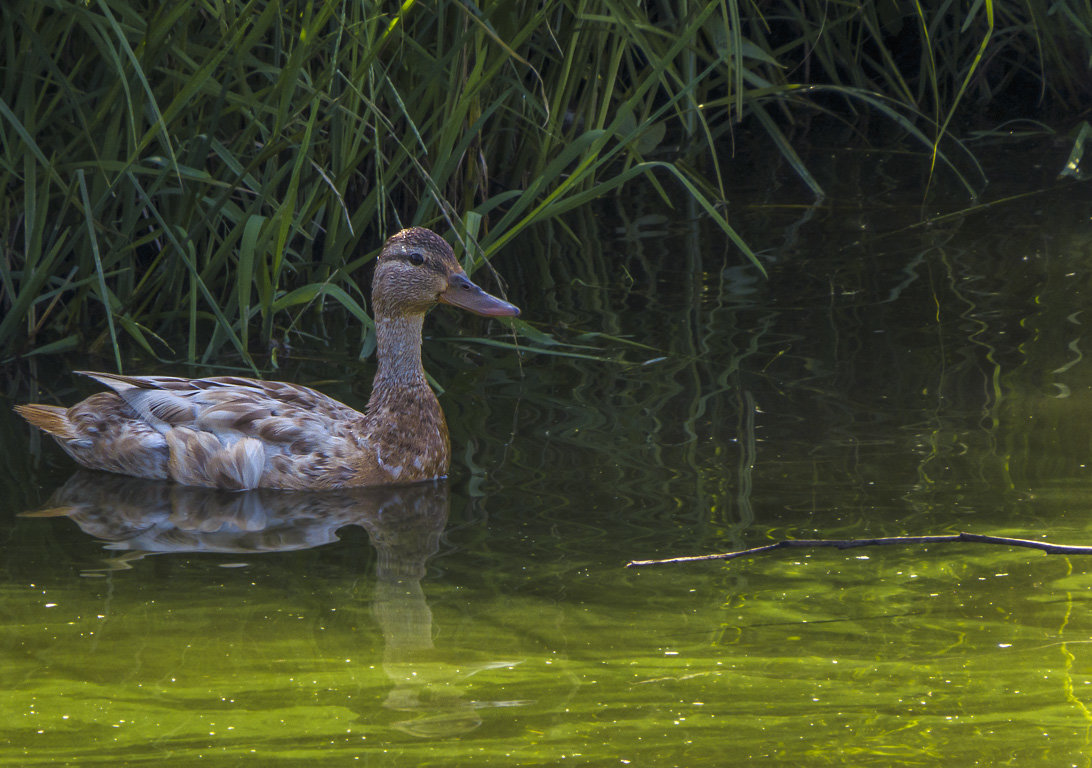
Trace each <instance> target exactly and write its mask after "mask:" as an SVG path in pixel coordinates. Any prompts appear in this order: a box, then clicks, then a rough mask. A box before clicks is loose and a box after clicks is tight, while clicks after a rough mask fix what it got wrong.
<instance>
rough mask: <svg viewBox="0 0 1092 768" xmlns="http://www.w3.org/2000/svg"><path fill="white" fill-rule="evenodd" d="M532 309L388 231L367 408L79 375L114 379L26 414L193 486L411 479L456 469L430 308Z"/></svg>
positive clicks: (431, 242)
mask: <svg viewBox="0 0 1092 768" xmlns="http://www.w3.org/2000/svg"><path fill="white" fill-rule="evenodd" d="M436 304H448V305H451V306H454V307H458V308H460V309H463V310H466V311H469V312H472V313H474V314H477V315H481V316H484V317H516V316H518V315H519V313H520V310H519V308H518V307H516V306H515V305H513V304H510V303H509V302H507V301H505V300H503V299H501V298H498V297H496V296H493V295H491V294H489V293H487V292H486V291H484V290H483V289H482V288H481V287H480V286H478V285H477V284H476V283H474V282H473V281H472V280H471V279H470V278H469V277H468V276H467V274H466V272H465V271H464V270H463V268H462V267H461V266H460V265H459V262H458V260H457V259H456V258H455V253H454V252H453V251H452V248H451V246H450V245H449V244H448V243H447V241H446V240H444V239H443V238H442V237H440V236H439V235H438V234H436V233H435V232H433V231H431V230H428V229H425V228H422V227H411V228H409V229H404V230H402V231H401V232H398V233H397V234H394V235H392V236H391V237H390V238H388V239H387V241H386V243H385V244H384V245H383V248H382V250H381V252H380V254H379V257H378V260H377V263H376V267H375V276H374V278H373V281H372V310H373V314H374V322H375V334H376V356H377V361H378V367H377V369H376V373H375V379H374V381H373V383H372V392H371V396H370V398H369V399H368V404H367V407H366V408H365V410H364V412H363V413H361V412H360V411H357V410H355V409H353V408H351V407H349V406H347V405H345V404H343V403H340V402H338V401H337V400H334V399H333V398H330V397H327V396H326V395H324V394H322V393H321V392H318V391H316V390H314V389H311V388H309V387H305V386H301V385H299V384H292V383H288V382H278V381H265V380H260V379H250V378H244V377H240V376H216V377H211V378H199V379H186V378H178V377H174V376H126V375H121V374H114V373H96V372H90V371H77V373H81V374H83V375H86V376H89V377H91V378H92V379H94V380H96V381H98V382H99V383H100V384H103V385H104V386H105V387H107V388H108V391H106V392H99V393H97V394H94V395H91V396H90V397H88V398H87V399H86V400H83V401H82V402H80V403H77V404H76V405H73V406H71V407H69V408H65V407H62V406H54V405H44V404H39V403H29V404H24V405H17V406H16V407H15V410H16V411H17V412H18V413H19V415H21V416H22V417H23V418H24V419H26V420H27V421H28V422H29V423H30V424H31V425H33V426H35V427H37V428H39V429H41V430H43V431H44V432H46V433H48V434H50V435H51V436H52V437H53V438H54V439H55V440H56V441H57V443H59V444H60V446H61V448H62V449H64V451H65V452H66V453H67V454H68V455H69V456H71V457H72V458H73V459H74V460H75V461H76V462H77V463H78V464H80V465H82V466H84V467H87V468H89V469H95V470H101V471H106V472H114V473H118V474H122V475H130V476H133V477H142V478H148V479H158V480H170V481H173V482H175V483H178V484H180V485H187V486H202V487H208V488H219V489H222V490H229V491H243V490H250V489H254V488H281V489H289V490H327V489H339V488H355V487H362V486H385V485H406V484H411V483H417V482H423V481H427V480H437V479H440V478H443V477H446V476H447V473H448V470H449V468H450V465H451V442H450V439H449V437H448V430H447V422H446V421H445V419H444V413H443V410H442V409H441V408H440V403H439V401H438V400H437V399H436V394H435V393H434V392H433V391H432V388H431V387H430V386H429V384H428V381H427V380H426V378H425V370H424V367H423V366H422V363H421V332H422V327H423V324H424V319H425V315H426V314H427V313H428V311H429V310H430V309H432V308H433V307H434V306H435V305H436Z"/></svg>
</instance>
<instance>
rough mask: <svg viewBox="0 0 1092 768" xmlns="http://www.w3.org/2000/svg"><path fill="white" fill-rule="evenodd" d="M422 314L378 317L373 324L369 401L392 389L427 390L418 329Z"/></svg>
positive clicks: (422, 321) (422, 317)
mask: <svg viewBox="0 0 1092 768" xmlns="http://www.w3.org/2000/svg"><path fill="white" fill-rule="evenodd" d="M424 320H425V316H424V315H402V316H399V317H380V318H377V319H376V322H375V338H376V350H375V351H376V357H377V358H378V360H379V369H378V370H377V371H376V372H375V384H374V385H373V388H372V399H373V400H374V399H375V397H376V395H377V394H380V393H383V392H388V393H389V392H391V391H392V390H395V389H416V388H418V387H422V386H423V387H426V388H427V387H428V383H427V382H426V380H425V369H424V367H422V365H421V326H422V324H423V323H424Z"/></svg>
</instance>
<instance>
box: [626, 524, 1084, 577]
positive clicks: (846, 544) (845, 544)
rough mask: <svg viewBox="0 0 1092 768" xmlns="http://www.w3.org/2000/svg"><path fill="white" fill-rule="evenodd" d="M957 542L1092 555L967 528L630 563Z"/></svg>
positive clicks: (1076, 548)
mask: <svg viewBox="0 0 1092 768" xmlns="http://www.w3.org/2000/svg"><path fill="white" fill-rule="evenodd" d="M953 542H971V543H975V544H1001V545H1005V546H1010V547H1028V548H1029V549H1040V550H1042V551H1043V552H1046V553H1047V554H1048V555H1092V547H1080V546H1076V545H1073V544H1051V543H1050V542H1049V541H1033V540H1031V539H1013V538H1010V537H1008V536H987V535H985V534H981V533H966V532H963V533H952V534H945V535H942V536H883V537H881V538H877V539H782V540H781V541H778V542H774V543H773V544H766V545H764V546H761V547H752V548H751V549H741V550H739V551H737V552H720V553H718V554H714V555H692V556H690V557H669V558H667V559H666V560H631V561H630V562H628V563H626V567H627V568H636V567H639V566H642V565H668V564H673V563H696V562H700V561H702V560H734V559H735V558H737V557H745V556H747V555H759V554H762V553H763V552H772V551H773V550H775V549H786V548H788V547H798V548H802V547H808V548H811V547H836V548H838V549H852V548H853V547H871V546H877V545H881V544H950V543H953Z"/></svg>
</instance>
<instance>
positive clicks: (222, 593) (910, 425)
mask: <svg viewBox="0 0 1092 768" xmlns="http://www.w3.org/2000/svg"><path fill="white" fill-rule="evenodd" d="M1061 152H1062V154H1060V155H1059V154H1058V150H1057V149H1053V150H1052V149H1051V148H1046V149H1043V148H1039V147H1035V148H1028V147H1027V146H1017V147H1014V148H1012V149H1011V150H1010V155H1009V156H1008V159H1006V160H1005V164H1006V165H1007V166H1008V171H1005V170H1000V169H1002V168H1003V165H1002V164H1001V163H995V165H996V166H997V168H998V169H999V170H996V171H995V172H994V174H993V186H991V187H990V188H989V190H988V192H987V194H986V195H985V196H984V198H983V201H984V202H985V203H991V202H993V203H994V204H987V205H983V206H982V207H981V208H980V209H978V210H976V211H975V212H973V213H969V214H966V215H959V216H950V217H944V216H941V215H940V214H943V213H944V212H947V211H952V210H955V209H957V208H958V207H966V206H967V205H969V203H967V202H966V201H965V200H964V201H960V199H959V198H958V197H957V196H955V195H954V194H953V195H952V196H950V197H947V198H946V197H945V196H944V195H943V194H937V195H935V196H934V199H932V200H931V201H930V202H929V203H928V204H923V203H922V198H923V191H922V190H923V185H924V184H925V182H926V180H925V177H924V176H922V175H921V161H920V158H910V157H908V156H907V155H905V154H901V153H885V154H880V153H876V154H868V153H862V152H834V151H821V150H816V151H815V152H814V153H813V154H812V155H811V156H809V157H808V163H809V165H810V167H811V168H812V171H813V173H815V174H816V176H817V177H818V178H819V179H820V181H821V182H823V183H824V184H825V185H827V187H828V191H829V193H830V196H829V197H828V199H827V200H826V201H824V202H823V203H821V204H818V205H815V204H812V203H811V201H810V200H809V198H808V197H807V196H806V192H805V191H804V190H803V189H802V188H801V186H802V185H799V184H798V182H796V181H794V180H793V179H792V177H791V175H789V174H788V173H787V172H786V171H785V169H782V168H777V167H773V166H770V165H768V164H763V165H760V164H759V163H758V162H756V163H755V165H754V166H753V167H745V163H743V162H742V161H741V162H740V163H738V164H737V165H736V166H734V167H733V173H735V174H737V175H738V178H739V179H740V180H741V181H740V182H739V183H738V184H733V186H734V188H736V189H738V190H740V191H741V194H740V196H739V197H738V198H737V199H735V200H733V202H732V205H731V207H730V214H731V217H732V220H733V222H734V223H736V224H737V225H738V226H739V228H740V230H741V232H742V234H743V235H744V236H745V237H746V238H747V240H748V241H749V242H750V243H751V244H752V246H753V247H754V248H755V249H756V250H758V251H760V252H761V255H762V258H763V260H764V263H765V264H766V267H767V269H768V271H769V276H768V278H763V277H762V276H761V275H760V274H759V273H758V271H757V270H756V269H755V268H754V267H752V266H750V265H748V264H746V263H744V262H743V260H742V257H740V256H739V254H738V253H737V252H736V251H735V250H734V249H733V248H732V247H731V246H730V244H729V243H727V242H726V241H725V238H724V237H723V236H721V235H719V234H718V233H717V232H716V231H715V229H714V228H712V227H710V226H708V225H707V223H705V222H703V221H701V219H700V217H697V216H696V215H694V212H693V211H690V210H688V209H687V207H686V206H685V205H680V206H679V208H678V209H676V210H674V211H672V210H669V209H668V208H667V207H666V206H665V205H663V203H662V202H661V201H660V200H659V199H658V198H656V197H655V196H654V195H649V196H643V197H638V196H633V197H627V198H625V199H620V200H614V201H608V202H607V203H604V204H603V205H601V206H599V207H597V208H594V209H586V210H583V211H581V212H579V213H578V214H574V215H573V216H572V217H570V218H568V219H566V220H565V221H564V222H554V223H551V224H545V225H542V226H540V227H538V228H537V229H535V230H534V231H533V232H531V233H529V234H528V235H527V236H526V237H523V238H522V239H521V240H520V241H518V242H516V243H514V244H513V245H511V246H510V247H509V248H508V249H506V251H505V253H503V254H501V255H500V256H499V257H498V259H497V260H496V261H495V267H496V268H497V270H498V271H499V273H501V274H502V275H503V276H504V277H505V278H506V279H507V280H508V283H509V286H510V287H509V297H510V298H511V299H512V300H513V301H514V302H516V303H517V304H519V305H520V306H521V307H522V308H523V309H524V319H526V320H527V321H528V322H529V323H530V324H531V325H532V329H533V330H534V331H536V332H538V333H542V334H548V335H549V336H548V338H545V339H542V340H540V341H539V343H538V346H539V347H540V348H541V349H545V350H546V352H549V353H552V354H547V353H546V352H531V351H527V346H528V343H529V342H528V341H527V340H526V339H523V340H520V341H519V342H518V343H519V345H520V347H521V348H523V349H524V354H522V355H521V354H519V353H517V352H516V351H515V350H514V349H513V348H512V347H511V345H512V344H513V343H514V342H515V339H514V338H513V337H512V336H511V335H510V334H507V333H506V332H505V330H504V328H503V327H501V326H499V325H497V324H493V325H489V324H487V323H485V322H484V321H478V320H477V319H474V318H468V317H466V316H456V314H455V313H454V312H450V311H448V310H444V309H441V310H437V311H436V312H435V313H434V315H433V316H432V317H430V320H429V326H428V327H429V333H430V338H429V340H428V341H427V342H426V355H425V357H426V366H427V367H428V369H429V372H430V374H431V375H432V376H433V377H434V378H435V379H436V381H437V382H438V383H439V385H441V386H442V387H443V388H444V392H443V394H442V396H441V402H442V404H443V406H444V408H445V411H446V413H447V416H448V421H449V423H450V425H451V431H452V441H453V446H454V453H455V461H454V467H453V471H452V476H451V478H450V479H449V480H448V481H446V482H443V483H439V484H435V485H432V484H429V485H425V486H420V487H413V488H406V489H396V490H388V491H370V492H356V493H344V494H290V493H280V494H278V493H264V494H263V493H253V494H217V493H212V492H206V491H200V490H193V489H181V488H177V487H171V486H167V485H162V484H156V483H146V482H137V481H132V480H126V479H122V478H114V477H111V476H105V475H96V474H93V473H83V472H74V468H73V467H72V465H71V463H70V462H69V460H68V459H67V458H66V457H65V456H64V455H63V454H62V453H61V451H60V450H59V449H58V448H56V447H55V446H54V445H53V444H52V443H51V442H49V441H47V440H42V439H40V438H39V437H38V436H36V435H33V434H31V433H30V431H29V430H28V429H27V428H25V426H24V425H23V424H22V423H21V422H20V421H19V420H18V419H17V418H16V417H15V416H14V415H13V414H11V412H10V405H12V404H14V403H16V402H26V401H27V400H31V399H34V400H42V401H45V402H69V403H70V402H74V401H75V400H76V399H77V398H78V397H80V396H83V395H85V394H88V393H90V392H91V391H94V385H93V384H92V383H91V382H88V381H84V380H80V379H79V378H78V377H76V376H73V375H71V374H70V373H68V372H67V371H68V369H70V368H80V367H86V366H88V365H97V366H100V367H101V366H106V367H108V366H109V363H108V362H107V361H104V360H103V359H90V360H89V359H86V358H66V359H64V360H54V359H43V360H41V361H39V362H38V363H37V364H36V367H29V366H27V365H23V367H21V368H20V373H19V374H18V375H17V376H15V377H13V378H12V379H11V380H10V381H9V384H8V391H7V398H6V400H4V401H0V406H3V407H2V408H0V411H2V412H0V443H2V450H3V451H4V453H5V456H6V461H5V462H4V466H3V467H2V468H0V524H2V527H0V531H2V532H3V533H2V536H0V548H2V557H3V563H4V566H3V571H2V576H0V615H2V622H0V711H2V712H3V717H2V718H0V764H3V765H13V766H14V765H20V766H34V765H46V764H48V765H95V764H103V765H111V766H117V765H140V764H146V763H152V762H161V763H164V764H167V765H171V766H190V765H202V766H235V765H243V764H246V765H263V766H277V765H309V764H313V763H314V764H318V763H320V761H321V764H322V765H371V766H430V765H435V766H460V765H475V766H481V765H497V766H530V765H595V766H614V765H617V766H623V765H635V766H706V765H708V766H714V765H715V766H720V765H733V764H743V763H745V762H749V761H755V762H759V763H762V764H767V765H793V766H822V765H874V766H903V765H906V766H918V765H945V766H949V765H950V766H969V765H984V766H985V765H988V766H995V765H1009V764H1018V765H1021V766H1028V765H1042V766H1063V765H1078V766H1085V765H1090V764H1092V557H1081V556H1061V555H1045V554H1043V553H1041V552H1037V551H1034V550H1029V549H1014V548H1009V547H993V546H985V545H981V544H948V545H945V544H933V545H929V546H887V547H868V548H859V549H849V550H837V549H815V550H795V549H794V550H781V551H776V552H773V553H770V554H766V555H760V556H755V557H750V558H742V559H737V560H732V561H727V562H724V561H713V562H704V563H697V564H690V565H670V566H658V567H644V568H626V567H625V564H626V563H627V562H628V561H630V560H632V559H644V558H657V557H671V556H674V555H689V554H701V553H707V552H723V551H729V550H736V549H741V548H746V547H752V546H758V545H761V544H766V543H770V542H773V541H777V540H780V539H785V538H853V537H872V536H895V535H924V534H945V533H955V532H958V531H971V532H975V533H989V534H997V535H1004V536H1016V537H1024V538H1033V539H1044V540H1049V541H1054V542H1059V543H1073V544H1092V515H1090V514H1089V512H1090V507H1092V501H1090V500H1092V437H1090V435H1092V429H1090V427H1092V364H1090V361H1086V360H1085V359H1084V352H1083V351H1084V349H1085V348H1087V347H1088V346H1089V340H1087V339H1085V338H1084V336H1085V333H1084V331H1085V328H1086V326H1088V325H1089V324H1090V323H1092V317H1090V316H1089V315H1088V314H1087V313H1086V312H1085V309H1086V303H1087V300H1088V296H1089V293H1088V292H1089V289H1090V285H1092V221H1090V216H1092V195H1090V193H1089V192H1090V191H1089V189H1088V186H1087V185H1075V184H1072V183H1068V184H1056V183H1055V182H1054V181H1053V179H1052V177H1053V174H1054V173H1055V172H1056V171H1057V170H1058V169H1060V167H1061V163H1062V162H1063V161H1064V149H1062V150H1061ZM1018 195H1023V196H1018ZM998 201H1001V202H998ZM923 221H926V222H927V223H924V224H923V223H922V222H923ZM483 282H485V283H486V284H487V285H488V284H489V280H487V279H486V280H483ZM335 335H336V334H335ZM353 338H354V339H355V338H356V336H355V335H354V336H353ZM164 370H168V369H164ZM169 370H170V372H177V373H187V374H191V375H192V374H195V373H206V372H207V371H194V370H192V369H184V368H177V369H169ZM371 372H372V368H371V366H370V363H369V361H363V362H358V361H357V360H356V359H355V356H354V354H353V351H352V350H348V349H340V348H337V347H336V346H334V347H331V348H330V350H329V351H328V353H324V354H322V355H320V356H315V357H308V356H306V355H302V354H298V355H297V356H295V357H292V358H290V359H289V360H288V362H287V363H282V367H281V370H279V371H276V372H275V375H276V376H277V377H282V378H286V379H289V380H292V381H297V382H300V383H305V384H309V385H314V386H317V387H318V388H320V389H322V390H323V391H326V392H328V393H330V394H332V395H334V396H336V397H339V398H341V399H343V400H345V401H346V402H349V403H350V404H353V405H357V406H362V405H363V403H364V402H365V400H366V397H367V392H368V389H369V386H370V377H371ZM30 373H33V374H35V375H36V377H37V378H36V379H35V381H34V382H33V383H28V376H29V374H30ZM32 386H36V387H38V388H39V389H40V391H39V392H32V391H30V390H31V387H32ZM27 512H30V513H32V514H29V515H28V514H24V513H27Z"/></svg>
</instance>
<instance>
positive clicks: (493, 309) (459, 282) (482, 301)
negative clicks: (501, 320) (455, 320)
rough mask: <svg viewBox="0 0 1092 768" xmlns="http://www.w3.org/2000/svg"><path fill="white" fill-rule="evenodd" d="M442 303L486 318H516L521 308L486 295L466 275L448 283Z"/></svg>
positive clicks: (458, 276) (456, 276) (454, 278)
mask: <svg viewBox="0 0 1092 768" xmlns="http://www.w3.org/2000/svg"><path fill="white" fill-rule="evenodd" d="M440 301H441V302H443V303H444V304H450V305H451V306H453V307H459V308H460V309H465V310H467V311H468V312H473V313H474V314H476V315H484V316H485V317H515V316H516V315H518V314H519V307H517V306H516V305H515V304H509V303H508V302H507V301H505V300H504V299H498V298H497V297H496V296H493V295H491V294H488V293H486V292H485V291H483V290H482V289H481V288H480V287H479V286H478V285H477V284H475V283H474V282H473V281H472V280H471V279H470V278H469V277H467V276H466V275H455V276H454V277H452V278H451V279H450V280H449V281H448V286H447V290H446V291H444V292H443V293H441V294H440Z"/></svg>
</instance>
